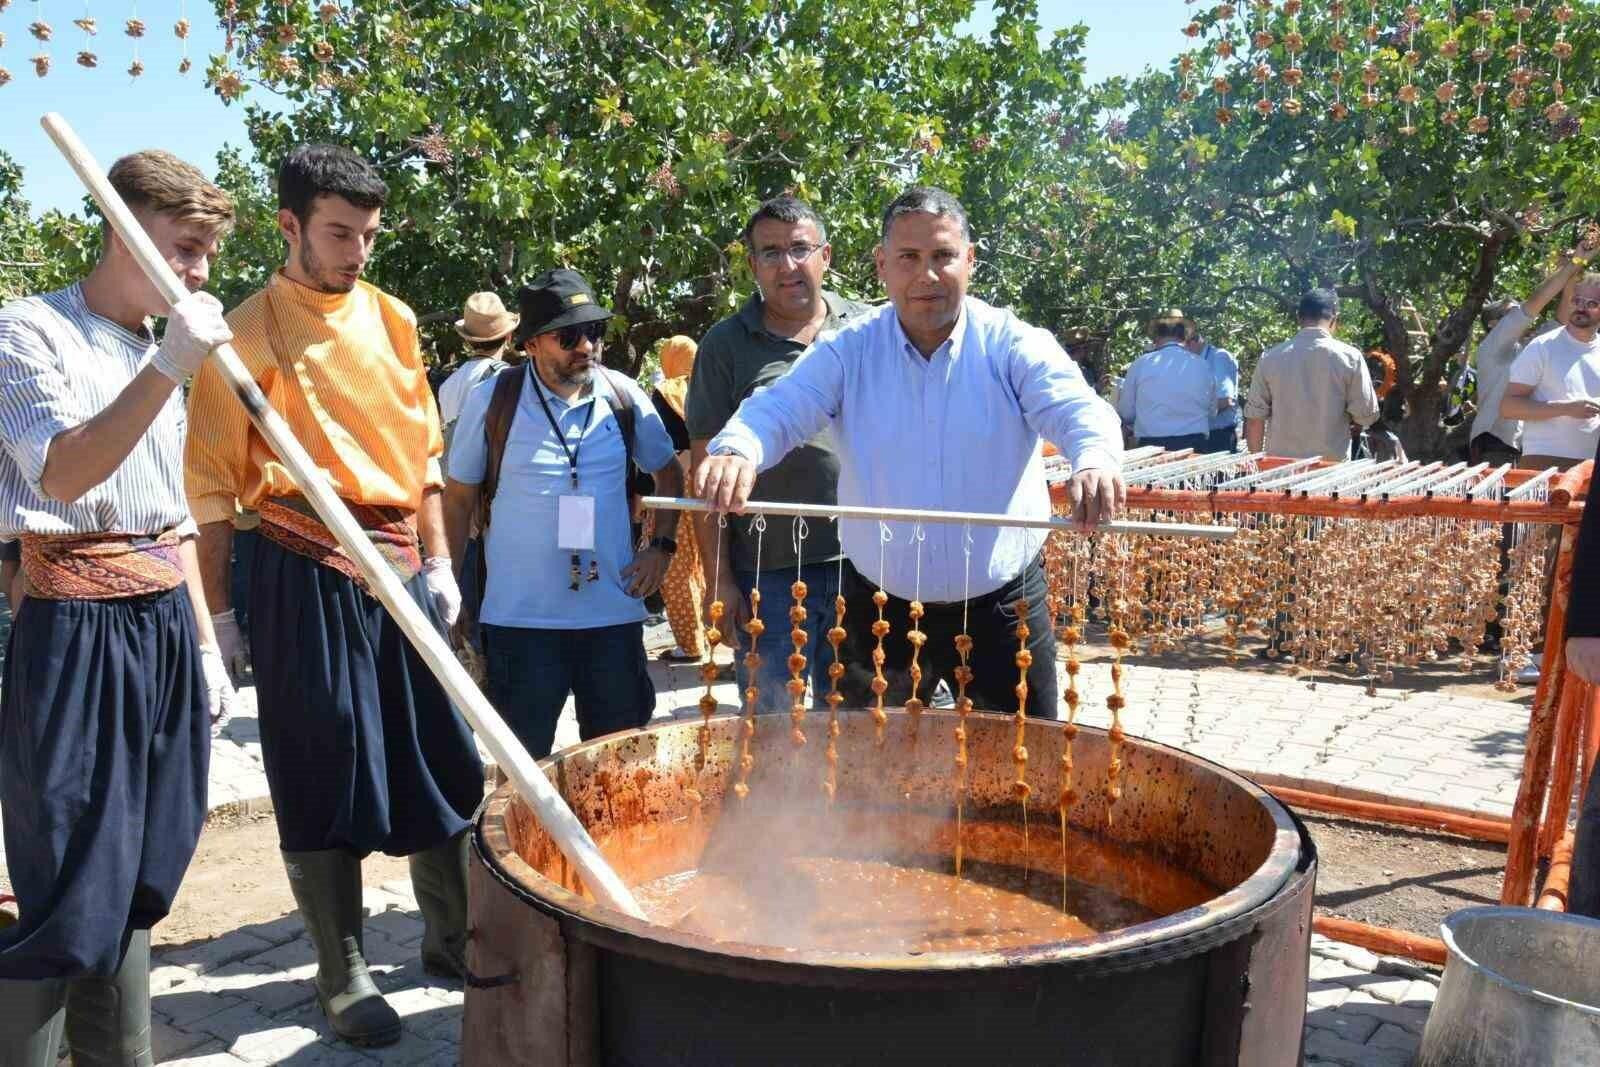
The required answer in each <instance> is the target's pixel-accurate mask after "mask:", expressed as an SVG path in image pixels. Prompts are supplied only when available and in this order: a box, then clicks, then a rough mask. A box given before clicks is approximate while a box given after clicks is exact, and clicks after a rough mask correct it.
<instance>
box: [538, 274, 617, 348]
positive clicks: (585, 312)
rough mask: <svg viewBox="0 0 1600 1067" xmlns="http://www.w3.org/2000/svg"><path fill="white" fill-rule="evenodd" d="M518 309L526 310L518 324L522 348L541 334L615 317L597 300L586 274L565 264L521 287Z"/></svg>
mask: <svg viewBox="0 0 1600 1067" xmlns="http://www.w3.org/2000/svg"><path fill="white" fill-rule="evenodd" d="M517 308H518V310H519V311H520V312H521V313H522V321H521V322H519V323H518V324H517V336H516V343H517V345H518V346H519V347H520V346H521V345H522V343H523V342H524V341H526V340H527V339H528V338H530V337H537V336H538V335H539V334H541V333H549V332H550V331H551V330H559V329H561V327H563V326H578V325H581V324H583V323H585V322H604V321H605V320H606V319H609V318H610V317H611V312H609V311H607V310H606V309H605V308H603V307H601V306H600V302H599V301H598V300H596V299H595V295H594V290H593V289H591V288H589V283H588V282H586V281H584V280H583V275H581V274H579V273H578V272H577V271H575V270H568V269H567V268H565V267H557V268H556V269H555V270H547V271H544V272H543V273H540V274H537V275H535V276H534V277H533V278H532V279H531V280H530V281H529V282H528V283H527V284H526V285H524V286H523V287H522V288H521V289H518V290H517Z"/></svg>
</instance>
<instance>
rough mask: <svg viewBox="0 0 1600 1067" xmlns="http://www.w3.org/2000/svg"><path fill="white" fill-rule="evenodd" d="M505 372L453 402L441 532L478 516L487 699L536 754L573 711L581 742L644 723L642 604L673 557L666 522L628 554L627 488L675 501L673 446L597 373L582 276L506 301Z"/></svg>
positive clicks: (678, 488) (595, 311) (649, 417)
mask: <svg viewBox="0 0 1600 1067" xmlns="http://www.w3.org/2000/svg"><path fill="white" fill-rule="evenodd" d="M517 299H518V305H519V310H520V311H521V314H522V319H521V322H520V323H519V324H518V326H517V330H516V333H515V334H514V336H513V343H514V344H515V346H516V347H517V348H518V349H519V350H521V351H522V352H523V353H525V354H526V355H527V357H528V362H527V366H525V367H508V368H506V369H505V370H502V371H500V372H499V373H498V374H497V375H495V376H494V377H493V378H491V379H489V380H488V381H485V382H483V383H482V384H480V385H479V386H478V387H477V388H476V389H474V390H473V391H472V393H471V395H469V396H468V397H467V402H466V406H465V407H464V408H463V409H462V412H461V419H460V421H459V423H458V424H457V426H456V432H455V435H454V438H453V440H452V442H451V448H450V456H449V463H448V469H449V478H448V480H447V482H446V486H445V527H446V529H447V530H448V531H449V538H450V543H451V545H452V546H455V547H460V546H461V545H462V544H463V543H464V542H465V540H466V536H467V530H468V527H469V525H470V523H471V521H472V517H473V515H474V514H475V513H477V512H478V511H479V509H480V508H482V513H483V514H482V523H483V526H484V561H485V564H486V567H485V570H486V573H487V580H486V582H485V585H484V594H483V608H482V615H481V619H480V622H481V624H482V626H481V628H482V634H483V642H484V654H485V658H486V660H487V673H488V682H489V685H488V692H489V699H490V700H491V701H492V702H493V703H494V705H495V707H497V708H498V709H500V713H501V714H502V715H503V716H505V718H506V721H507V722H508V723H509V724H510V726H511V728H512V729H513V730H515V731H516V733H517V736H518V738H519V739H520V740H521V741H522V743H523V744H524V745H526V746H527V748H528V751H529V752H531V753H533V755H534V756H536V757H542V756H545V755H548V754H549V752H550V749H551V746H552V744H553V743H554V740H555V731H556V720H557V719H558V718H559V716H560V714H561V709H562V707H563V706H564V705H565V704H566V702H567V698H568V697H569V696H571V697H574V698H575V703H576V706H577V715H578V728H579V732H580V734H581V735H582V737H583V738H584V739H585V740H587V739H588V738H591V737H599V736H601V735H602V734H607V733H612V732H615V731H617V730H623V729H630V728H633V727H637V726H641V725H643V724H644V723H645V722H647V721H649V719H650V715H651V713H652V712H653V711H654V710H655V700H656V694H655V685H654V683H652V682H651V680H650V675H649V673H648V671H647V669H646V663H645V651H644V618H645V608H644V599H643V598H644V597H646V596H648V595H649V594H650V593H653V592H655V591H656V590H657V589H658V588H660V586H661V581H662V579H663V578H664V577H665V576H666V573H667V567H668V565H669V564H670V563H671V561H672V555H673V553H674V552H676V551H677V542H676V541H675V540H674V538H673V535H674V534H675V533H676V532H677V526H678V513H677V512H674V511H667V512H662V513H660V514H658V515H657V516H656V526H655V537H654V538H653V539H652V540H651V541H650V543H649V544H648V545H646V546H644V547H642V548H640V547H637V546H636V545H635V544H634V543H633V540H632V537H631V535H630V531H629V521H628V520H629V510H630V501H629V473H630V472H631V470H632V469H633V467H635V466H637V467H638V468H639V469H640V470H643V471H647V472H650V473H651V474H653V475H654V477H655V482H656V490H657V492H660V493H662V494H664V495H667V496H680V495H682V493H683V472H682V469H681V468H680V467H679V466H678V462H677V456H676V454H675V453H674V451H673V447H672V438H671V436H670V435H669V434H668V433H667V429H666V427H665V426H664V425H663V424H662V422H661V417H660V416H659V415H658V414H656V410H655V407H654V405H652V404H651V403H650V400H649V398H648V397H647V396H645V394H644V392H643V390H641V389H640V388H639V386H638V385H637V384H635V383H634V382H633V381H632V380H631V379H629V378H627V377H626V376H624V375H622V374H619V373H617V372H615V371H612V370H608V369H607V368H606V367H604V366H603V365H602V364H601V362H600V352H601V347H602V344H603V339H604V337H605V330H606V321H607V320H608V319H610V318H611V312H609V311H607V310H606V309H605V308H603V307H601V306H600V304H599V302H598V301H597V300H596V299H595V295H594V291H593V290H592V289H590V287H589V283H588V282H586V281H585V280H584V278H583V276H582V275H581V274H579V273H578V272H577V271H574V270H566V269H557V270H548V271H545V272H544V273H542V274H540V275H538V276H537V277H535V278H534V279H533V280H532V281H531V282H530V283H529V284H527V285H525V286H523V287H522V289H521V290H520V291H519V292H518V294H517Z"/></svg>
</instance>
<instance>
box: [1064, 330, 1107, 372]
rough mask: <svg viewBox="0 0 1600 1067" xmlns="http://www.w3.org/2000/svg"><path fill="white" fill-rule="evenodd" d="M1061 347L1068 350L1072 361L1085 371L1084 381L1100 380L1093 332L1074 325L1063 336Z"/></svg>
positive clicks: (1080, 369)
mask: <svg viewBox="0 0 1600 1067" xmlns="http://www.w3.org/2000/svg"><path fill="white" fill-rule="evenodd" d="M1061 347H1062V348H1064V349H1066V350H1067V355H1069V356H1071V357H1072V362H1074V363H1076V364H1077V365H1078V370H1079V371H1081V372H1082V373H1083V380H1084V381H1086V382H1098V381H1099V380H1100V373H1101V372H1100V361H1099V360H1098V359H1096V358H1095V355H1096V346H1095V343H1094V335H1093V334H1091V333H1090V332H1089V331H1088V330H1086V329H1084V328H1083V327H1082V326H1074V327H1073V328H1072V329H1070V330H1068V331H1067V332H1066V335H1065V336H1064V337H1062V339H1061Z"/></svg>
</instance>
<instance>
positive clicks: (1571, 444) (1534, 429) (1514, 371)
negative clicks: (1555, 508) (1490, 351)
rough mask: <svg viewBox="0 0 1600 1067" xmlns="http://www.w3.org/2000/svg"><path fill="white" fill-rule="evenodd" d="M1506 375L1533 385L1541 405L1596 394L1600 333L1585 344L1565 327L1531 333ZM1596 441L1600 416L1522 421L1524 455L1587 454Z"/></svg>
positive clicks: (1599, 390) (1599, 379) (1599, 373)
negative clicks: (1535, 333)
mask: <svg viewBox="0 0 1600 1067" xmlns="http://www.w3.org/2000/svg"><path fill="white" fill-rule="evenodd" d="M1510 380H1511V381H1512V382H1515V383H1516V384H1518V385H1531V386H1533V393H1532V398H1533V399H1534V400H1537V401H1539V402H1541V403H1545V404H1559V403H1562V402H1564V401H1568V400H1588V399H1600V338H1596V339H1595V340H1593V341H1589V342H1587V343H1585V342H1583V341H1580V340H1578V339H1577V338H1576V337H1574V336H1572V332H1571V331H1570V330H1567V329H1564V328H1563V329H1560V330H1551V331H1550V332H1548V333H1544V334H1541V335H1539V336H1538V337H1535V338H1534V339H1533V340H1531V341H1529V342H1528V343H1527V345H1525V346H1524V347H1523V349H1522V353H1521V354H1520V355H1519V356H1517V358H1516V361H1515V362H1514V363H1512V364H1511V376H1510ZM1597 440H1600V416H1596V417H1595V418H1591V419H1575V418H1571V417H1569V416H1566V415H1562V416H1560V417H1558V418H1554V419H1529V420H1528V421H1527V422H1525V423H1523V425H1522V451H1523V454H1524V455H1529V456H1560V457H1562V458H1563V459H1578V460H1583V459H1591V458H1593V457H1594V453H1595V443H1596V441H1597Z"/></svg>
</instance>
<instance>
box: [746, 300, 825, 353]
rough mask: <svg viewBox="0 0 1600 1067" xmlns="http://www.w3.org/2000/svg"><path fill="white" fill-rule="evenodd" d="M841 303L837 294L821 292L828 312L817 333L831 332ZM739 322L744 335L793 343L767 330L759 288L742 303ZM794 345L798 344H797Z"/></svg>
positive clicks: (791, 339)
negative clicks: (765, 336)
mask: <svg viewBox="0 0 1600 1067" xmlns="http://www.w3.org/2000/svg"><path fill="white" fill-rule="evenodd" d="M841 303H842V301H841V300H840V299H839V297H838V295H837V294H835V293H830V292H828V290H826V289H824V290H822V306H823V307H825V308H827V309H828V312H827V314H826V315H824V316H823V319H822V326H821V328H820V329H819V330H818V331H817V332H819V333H820V332H822V330H831V329H833V327H834V326H836V325H837V324H838V322H839V312H840V310H841V307H840V305H841ZM739 321H740V322H742V323H744V328H745V332H746V333H751V334H757V333H760V334H765V335H767V336H768V337H771V338H774V339H775V340H779V341H794V338H792V337H783V336H780V335H779V334H775V333H773V332H772V331H771V330H769V329H767V320H766V312H765V303H764V302H763V301H762V299H761V290H760V288H757V289H756V290H755V292H753V293H751V294H750V298H749V299H748V300H746V301H745V302H744V306H743V307H741V308H740V309H739ZM794 343H796V344H798V343H799V342H794Z"/></svg>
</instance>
